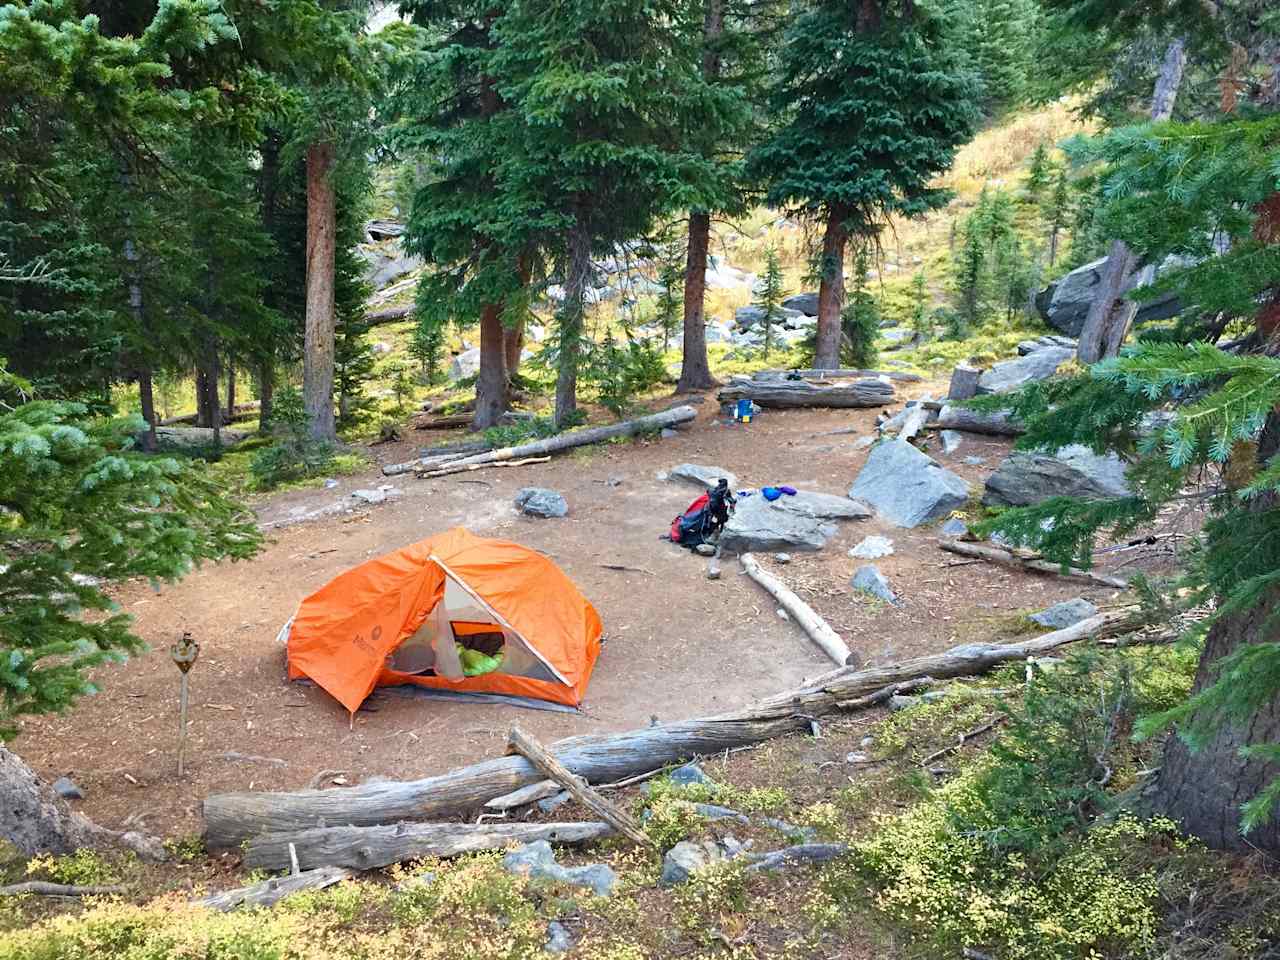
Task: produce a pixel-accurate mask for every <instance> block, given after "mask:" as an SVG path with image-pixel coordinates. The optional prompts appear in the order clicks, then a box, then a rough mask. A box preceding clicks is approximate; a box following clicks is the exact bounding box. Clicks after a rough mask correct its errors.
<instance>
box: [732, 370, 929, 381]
mask: <svg viewBox="0 0 1280 960" xmlns="http://www.w3.org/2000/svg"><path fill="white" fill-rule="evenodd" d="M792 376H796V377H800V378H802V379H804V380H851V379H861V378H863V377H888V378H889V379H890V380H896V381H898V382H899V383H920V382H921V381H922V380H924V377H922V376H920V375H919V374H918V373H899V372H897V371H896V370H849V369H841V370H757V371H756V372H755V373H753V374H752V375H751V379H752V380H781V379H786V378H787V377H792Z"/></svg>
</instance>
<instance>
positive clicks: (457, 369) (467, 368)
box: [449, 347, 480, 380]
mask: <svg viewBox="0 0 1280 960" xmlns="http://www.w3.org/2000/svg"><path fill="white" fill-rule="evenodd" d="M479 372H480V348H479V347H473V348H471V349H470V350H465V351H463V352H462V353H460V354H458V355H457V356H456V357H454V358H453V363H451V364H449V379H450V380H465V379H466V378H467V377H474V376H475V375H476V374H477V373H479Z"/></svg>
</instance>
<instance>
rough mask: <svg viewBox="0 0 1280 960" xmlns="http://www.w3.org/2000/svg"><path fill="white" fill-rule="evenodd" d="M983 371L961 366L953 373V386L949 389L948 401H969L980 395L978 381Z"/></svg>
mask: <svg viewBox="0 0 1280 960" xmlns="http://www.w3.org/2000/svg"><path fill="white" fill-rule="evenodd" d="M981 378H982V371H981V370H979V369H978V368H977V367H970V366H966V365H965V364H960V366H958V367H956V368H955V369H954V370H952V371H951V385H950V387H949V388H948V389H947V399H948V400H968V399H969V398H970V397H974V396H977V394H978V381H979V380H980V379H981Z"/></svg>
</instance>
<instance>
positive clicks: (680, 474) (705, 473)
mask: <svg viewBox="0 0 1280 960" xmlns="http://www.w3.org/2000/svg"><path fill="white" fill-rule="evenodd" d="M721 478H724V479H725V480H728V481H729V489H731V490H732V489H733V488H734V487H736V486H737V485H738V477H737V474H735V473H733V472H731V471H729V470H726V469H724V468H723V467H709V466H706V465H705V464H701V463H682V464H680V465H679V466H678V467H672V468H671V471H670V472H669V473H668V474H667V479H669V480H683V481H684V482H685V483H692V484H695V485H696V486H699V487H702V488H703V489H704V490H714V489H715V487H716V485H717V483H719V481H720V479H721Z"/></svg>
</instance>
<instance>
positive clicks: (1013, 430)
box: [933, 403, 1026, 437]
mask: <svg viewBox="0 0 1280 960" xmlns="http://www.w3.org/2000/svg"><path fill="white" fill-rule="evenodd" d="M933 426H935V427H937V428H938V429H939V430H963V431H965V432H966V433H985V434H990V435H991V436H996V437H1016V436H1019V435H1021V434H1022V433H1024V432H1026V428H1025V427H1024V426H1023V425H1022V422H1021V421H1020V420H1017V419H1015V418H1014V417H1013V415H1012V414H1010V413H1009V411H1008V410H997V411H995V412H994V413H985V412H982V411H979V410H971V409H969V408H968V407H959V406H956V405H955V404H954V403H948V404H945V405H943V407H942V409H941V410H940V411H939V412H938V419H937V421H936V422H935V423H934V424H933Z"/></svg>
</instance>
